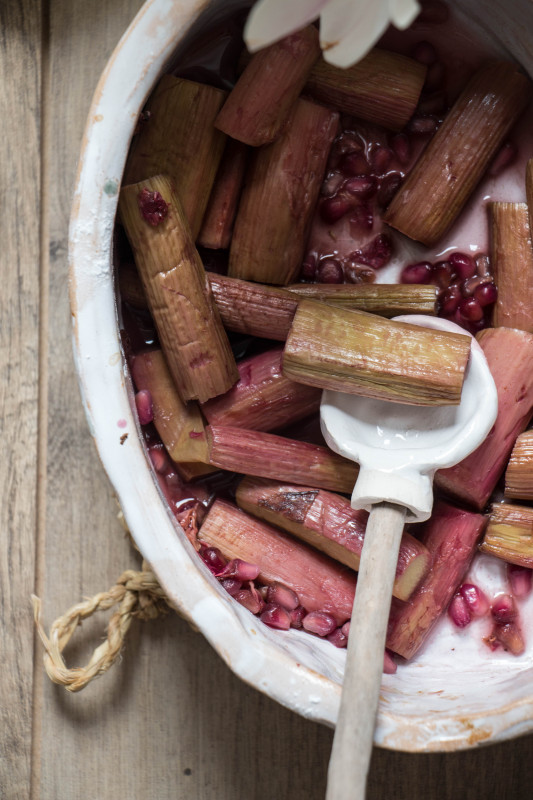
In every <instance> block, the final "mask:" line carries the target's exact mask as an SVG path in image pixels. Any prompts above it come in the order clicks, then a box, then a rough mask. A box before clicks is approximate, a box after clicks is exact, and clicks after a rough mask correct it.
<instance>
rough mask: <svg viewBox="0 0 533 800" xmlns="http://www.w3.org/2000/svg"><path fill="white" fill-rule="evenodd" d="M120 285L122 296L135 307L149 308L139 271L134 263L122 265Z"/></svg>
mask: <svg viewBox="0 0 533 800" xmlns="http://www.w3.org/2000/svg"><path fill="white" fill-rule="evenodd" d="M118 286H119V291H120V297H121V299H122V300H124V301H125V302H126V303H129V305H130V306H133V307H134V308H142V309H145V308H148V303H147V300H146V295H145V293H144V289H143V285H142V282H141V279H140V278H139V273H138V272H137V270H136V269H135V265H134V264H124V265H121V267H120V269H119V271H118Z"/></svg>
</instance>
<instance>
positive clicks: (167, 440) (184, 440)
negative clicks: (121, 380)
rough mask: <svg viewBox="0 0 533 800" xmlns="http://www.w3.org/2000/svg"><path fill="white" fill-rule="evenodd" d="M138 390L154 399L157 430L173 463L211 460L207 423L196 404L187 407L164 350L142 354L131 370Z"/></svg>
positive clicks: (154, 416)
mask: <svg viewBox="0 0 533 800" xmlns="http://www.w3.org/2000/svg"><path fill="white" fill-rule="evenodd" d="M131 375H132V378H133V381H134V383H135V385H136V386H137V388H138V389H141V390H143V389H147V390H148V391H149V392H150V394H151V397H152V409H153V420H154V425H155V427H156V430H157V432H158V434H159V436H160V437H161V441H162V442H163V444H164V445H165V447H166V449H167V452H168V454H169V456H170V457H171V459H172V460H173V461H202V462H206V461H207V443H206V438H205V430H204V423H203V420H202V415H201V413H200V409H199V408H198V406H197V405H196V403H193V402H191V403H188V404H187V405H185V404H184V403H183V402H182V400H181V398H180V396H179V394H178V391H177V389H176V386H175V385H174V381H173V380H172V377H171V375H170V372H169V370H168V367H167V365H166V362H165V358H164V356H163V353H162V352H161V350H150V351H149V352H147V353H138V354H137V355H136V356H135V358H134V360H133V365H132V367H131Z"/></svg>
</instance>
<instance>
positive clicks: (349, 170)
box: [340, 153, 370, 177]
mask: <svg viewBox="0 0 533 800" xmlns="http://www.w3.org/2000/svg"><path fill="white" fill-rule="evenodd" d="M340 170H341V172H343V173H344V175H346V176H348V177H351V176H354V177H355V176H357V175H369V174H370V164H369V163H368V161H367V160H366V158H365V157H364V155H363V154H362V153H348V155H346V156H344V158H343V159H342V161H341V163H340Z"/></svg>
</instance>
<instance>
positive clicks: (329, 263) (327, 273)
mask: <svg viewBox="0 0 533 800" xmlns="http://www.w3.org/2000/svg"><path fill="white" fill-rule="evenodd" d="M316 276H317V280H318V282H319V283H342V282H343V281H344V272H343V271H342V264H341V262H340V261H338V260H337V259H336V258H324V259H322V261H321V262H320V264H319V266H318V270H317V273H316Z"/></svg>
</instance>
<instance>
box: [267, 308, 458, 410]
mask: <svg viewBox="0 0 533 800" xmlns="http://www.w3.org/2000/svg"><path fill="white" fill-rule="evenodd" d="M469 353H470V337H467V336H463V335H462V334H457V333H449V332H447V331H438V330H429V329H428V328H422V327H420V326H417V325H409V324H407V323H404V322H393V321H391V320H388V319H383V318H382V317H377V316H375V315H373V314H365V313H364V312H363V311H347V310H345V309H339V308H333V307H331V306H329V305H327V304H325V303H320V302H317V301H314V300H303V301H302V302H301V303H300V305H299V306H298V310H297V311H296V314H295V316H294V320H293V323H292V327H291V330H290V333H289V336H288V338H287V342H286V344H285V351H284V354H283V373H284V375H286V376H287V377H288V378H291V379H292V380H294V381H301V382H302V383H306V384H308V385H309V386H319V387H320V388H322V389H334V390H337V391H341V392H347V393H350V394H359V395H364V396H365V397H374V398H377V399H380V400H393V401H397V402H401V403H408V404H411V405H457V404H459V402H460V400H461V390H462V386H463V380H464V374H465V369H466V365H467V362H468V357H469Z"/></svg>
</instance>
